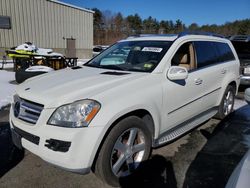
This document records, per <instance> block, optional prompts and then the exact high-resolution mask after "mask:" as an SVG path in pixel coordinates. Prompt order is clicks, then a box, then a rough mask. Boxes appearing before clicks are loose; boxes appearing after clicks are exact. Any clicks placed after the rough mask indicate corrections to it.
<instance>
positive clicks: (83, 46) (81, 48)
mask: <svg viewBox="0 0 250 188" xmlns="http://www.w3.org/2000/svg"><path fill="white" fill-rule="evenodd" d="M93 13H94V12H93V11H91V10H87V9H84V8H80V7H76V6H73V5H69V4H66V3H62V2H60V1H56V0H0V59H1V58H2V57H1V56H2V55H3V54H4V51H5V50H6V49H9V48H11V47H13V46H17V45H19V44H23V43H24V42H32V43H34V44H35V45H36V46H37V47H41V48H51V49H53V50H54V51H56V52H59V53H62V54H64V55H65V56H67V57H74V56H75V57H78V58H90V57H91V56H92V47H93Z"/></svg>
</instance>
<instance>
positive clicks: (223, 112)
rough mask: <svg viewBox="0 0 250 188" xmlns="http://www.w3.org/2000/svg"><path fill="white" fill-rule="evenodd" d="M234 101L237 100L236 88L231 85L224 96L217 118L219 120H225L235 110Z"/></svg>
mask: <svg viewBox="0 0 250 188" xmlns="http://www.w3.org/2000/svg"><path fill="white" fill-rule="evenodd" d="M234 99H235V88H234V87H233V86H231V85H229V86H227V88H226V91H225V93H224V95H223V98H222V101H221V103H220V106H219V110H218V113H217V115H216V117H218V118H219V119H223V118H224V117H226V116H227V115H229V114H230V113H231V112H232V111H233V108H234Z"/></svg>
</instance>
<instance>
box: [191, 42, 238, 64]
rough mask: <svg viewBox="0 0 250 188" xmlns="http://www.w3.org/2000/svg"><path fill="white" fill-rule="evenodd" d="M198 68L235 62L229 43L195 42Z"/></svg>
mask: <svg viewBox="0 0 250 188" xmlns="http://www.w3.org/2000/svg"><path fill="white" fill-rule="evenodd" d="M194 45H195V51H196V58H197V68H201V67H206V66H209V65H213V64H218V63H223V62H227V61H232V60H235V57H234V55H233V52H232V50H231V48H230V47H229V45H228V44H227V43H221V42H210V41H195V42H194Z"/></svg>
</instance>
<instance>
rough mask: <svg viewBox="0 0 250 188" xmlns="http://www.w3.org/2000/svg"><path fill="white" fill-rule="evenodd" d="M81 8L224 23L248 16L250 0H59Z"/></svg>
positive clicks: (143, 16)
mask: <svg viewBox="0 0 250 188" xmlns="http://www.w3.org/2000/svg"><path fill="white" fill-rule="evenodd" d="M61 1H63V2H66V3H70V4H73V5H76V6H80V7H83V8H98V9H100V10H103V11H104V10H111V11H112V12H114V13H115V12H121V13H122V14H123V15H124V16H128V15H130V14H135V13H138V14H139V15H140V16H141V17H142V18H143V19H145V18H147V17H149V16H152V17H154V18H156V19H157V20H158V21H160V20H173V21H175V20H177V19H180V20H182V21H183V22H184V23H185V24H186V25H190V24H191V23H193V22H196V23H198V24H199V25H203V24H223V23H225V22H227V21H235V20H237V19H238V20H239V19H245V18H250V0H172V1H169V0H61Z"/></svg>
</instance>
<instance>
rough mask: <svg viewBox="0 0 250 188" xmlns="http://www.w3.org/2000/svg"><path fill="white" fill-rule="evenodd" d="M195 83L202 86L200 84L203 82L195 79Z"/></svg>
mask: <svg viewBox="0 0 250 188" xmlns="http://www.w3.org/2000/svg"><path fill="white" fill-rule="evenodd" d="M194 81H195V82H194V83H195V85H201V84H202V82H203V80H202V79H200V78H197V79H195V80H194Z"/></svg>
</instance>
